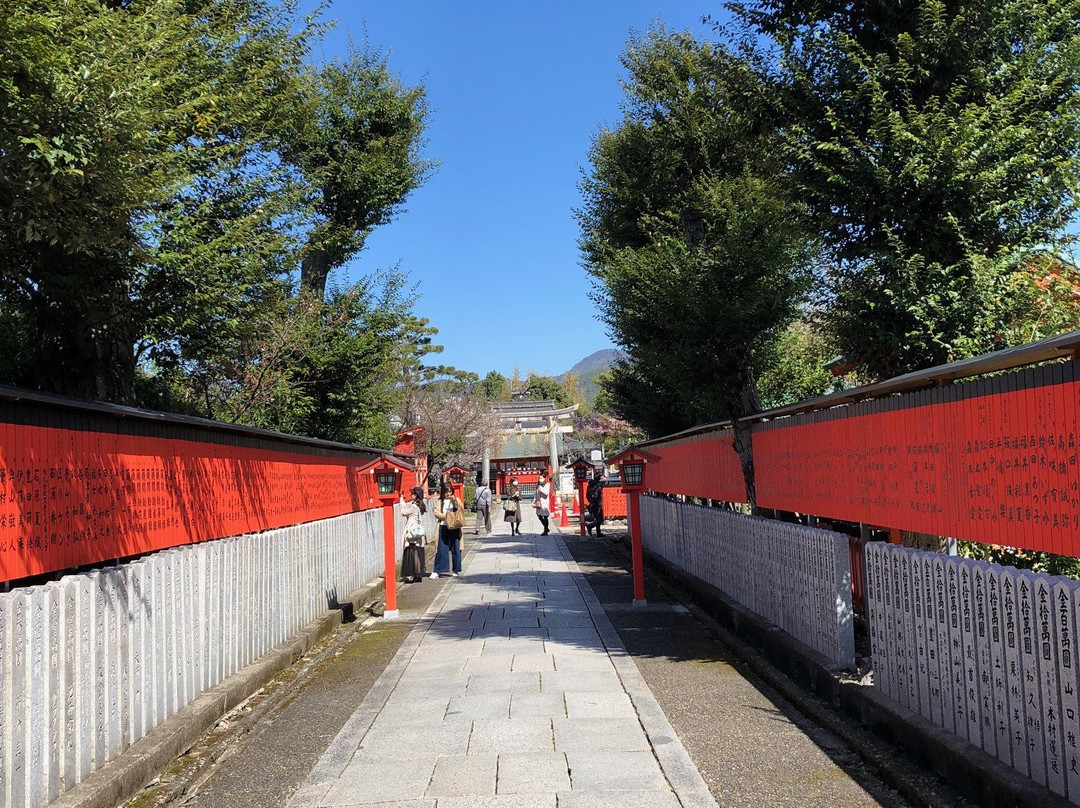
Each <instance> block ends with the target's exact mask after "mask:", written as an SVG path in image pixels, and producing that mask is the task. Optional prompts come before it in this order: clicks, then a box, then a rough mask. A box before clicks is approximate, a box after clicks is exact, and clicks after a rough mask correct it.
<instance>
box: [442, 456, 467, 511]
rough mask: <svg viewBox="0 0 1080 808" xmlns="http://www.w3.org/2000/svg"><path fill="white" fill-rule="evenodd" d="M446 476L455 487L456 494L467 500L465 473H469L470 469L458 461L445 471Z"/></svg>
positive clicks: (462, 499) (459, 497)
mask: <svg viewBox="0 0 1080 808" xmlns="http://www.w3.org/2000/svg"><path fill="white" fill-rule="evenodd" d="M444 473H445V474H446V476H447V477H448V478H449V479H450V485H451V487H452V488H453V489H454V496H455V497H457V498H458V499H460V500H461V501H462V502H464V501H465V475H466V474H468V473H469V470H468V469H467V468H465V467H464V466H459V465H457V464H456V463H455V464H454V465H453V466H451V467H450V468H448V469H447V470H446V471H445V472H444Z"/></svg>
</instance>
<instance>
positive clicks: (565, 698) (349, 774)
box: [289, 515, 716, 808]
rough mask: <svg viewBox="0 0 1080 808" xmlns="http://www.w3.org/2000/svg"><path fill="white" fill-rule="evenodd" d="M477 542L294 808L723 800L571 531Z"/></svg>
mask: <svg viewBox="0 0 1080 808" xmlns="http://www.w3.org/2000/svg"><path fill="white" fill-rule="evenodd" d="M527 518H531V515H529V517H527ZM501 527H502V526H501V525H498V526H497V529H498V528H501ZM471 549H472V552H471V553H470V555H469V557H468V560H467V565H466V568H465V570H464V574H463V576H462V577H461V578H458V579H454V580H452V581H449V582H447V584H446V585H445V586H444V588H443V590H442V591H441V592H440V594H439V595H438V596H437V597H436V598H435V600H434V601H433V602H432V604H431V607H430V608H429V609H428V611H427V612H426V613H425V614H424V615H423V617H422V618H421V619H420V620H419V622H418V623H417V625H416V627H415V628H414V629H413V631H412V633H411V634H410V636H409V639H408V640H407V641H406V642H405V644H404V645H403V646H402V648H401V650H400V651H399V653H398V655H397V656H396V657H395V658H394V661H393V662H392V663H391V664H390V666H389V667H388V668H387V669H386V672H385V673H384V674H383V676H382V677H381V678H380V680H379V681H378V682H377V683H376V686H375V687H374V688H373V689H372V691H371V694H369V696H368V698H367V699H366V700H365V701H364V703H363V704H362V705H361V707H360V708H359V709H358V710H357V713H356V715H355V716H354V719H350V720H349V721H348V722H347V723H346V725H345V727H344V728H343V729H342V730H341V732H340V733H339V734H338V736H337V737H336V738H335V739H334V741H333V742H332V743H331V744H330V747H329V748H328V749H327V751H326V753H325V754H324V756H323V759H322V760H320V761H319V763H318V764H317V765H316V766H315V768H314V769H313V771H312V773H311V775H310V776H309V777H308V780H307V782H306V783H305V784H304V785H303V787H302V788H301V789H300V790H299V791H298V792H297V793H296V795H295V796H294V798H293V800H292V801H291V802H290V803H289V808H331V807H332V806H354V805H355V806H367V807H368V808H376V807H377V806H387V807H389V806H395V808H414V807H416V808H420V806H423V808H466V806H468V808H526V807H528V808H607V807H608V806H634V808H638V806H640V808H677V807H681V808H686V807H687V806H709V808H712V807H713V806H715V805H716V803H715V801H714V800H713V798H712V797H711V795H710V794H709V792H708V790H707V789H706V788H705V785H704V782H703V781H702V780H701V777H700V775H698V774H697V770H696V769H695V768H694V766H693V764H692V763H691V761H690V759H689V757H688V756H687V754H686V751H685V750H684V749H682V746H681V744H680V743H679V741H678V739H677V737H675V735H674V733H673V732H671V728H670V725H668V723H667V721H666V719H665V718H664V717H663V713H662V711H661V710H660V708H659V706H658V705H657V704H656V702H655V699H653V698H652V696H651V693H650V692H649V690H648V688H647V687H646V686H645V684H644V680H643V679H641V677H640V674H638V673H637V669H636V668H635V667H634V663H633V662H632V661H631V660H630V659H629V658H628V657H627V656H626V654H625V651H624V649H623V648H622V645H621V641H620V640H619V637H618V635H617V634H616V633H615V631H614V629H613V628H612V626H611V623H610V621H609V620H608V619H607V616H606V615H605V613H604V611H603V608H602V607H601V606H600V603H599V601H598V600H597V599H596V596H595V595H594V594H593V592H592V590H591V589H589V587H588V585H587V583H586V582H585V580H584V578H583V577H582V576H581V574H580V572H579V571H578V569H577V565H576V564H575V563H574V561H573V559H572V558H571V556H570V554H569V552H568V551H567V549H566V546H565V544H563V541H562V539H561V538H560V537H559V536H558V535H556V534H552V535H549V536H544V537H540V536H538V535H535V534H528V533H526V534H525V535H522V536H520V537H518V536H515V537H513V538H512V539H511V537H510V536H508V535H505V534H504V535H494V536H491V537H488V538H487V539H481V540H477V541H475V543H473V545H472V548H471Z"/></svg>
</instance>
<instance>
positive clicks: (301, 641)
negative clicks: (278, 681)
mask: <svg viewBox="0 0 1080 808" xmlns="http://www.w3.org/2000/svg"><path fill="white" fill-rule="evenodd" d="M383 591H385V583H384V581H383V580H382V579H381V578H380V579H377V580H376V581H375V582H374V583H372V584H369V585H368V586H366V587H364V588H363V589H359V590H357V591H356V592H354V593H352V594H351V595H350V596H349V597H348V598H346V599H345V600H344V601H343V602H341V603H340V604H339V608H337V609H331V610H328V611H327V612H326V613H325V614H323V615H322V616H321V617H318V618H316V619H315V620H312V621H311V622H310V623H308V624H307V625H306V626H304V628H302V629H301V630H300V632H299V634H297V635H296V636H295V637H293V638H291V639H289V640H287V641H285V642H284V643H282V644H281V645H279V646H277V647H276V648H274V649H273V650H271V651H270V652H268V653H266V654H264V655H263V656H262V657H260V658H259V659H258V660H256V661H255V662H253V663H251V664H250V665H248V666H247V667H246V668H244V669H243V670H241V671H238V672H236V673H234V674H233V675H232V676H230V677H229V678H227V679H225V681H223V682H221V683H220V684H218V685H215V686H214V687H212V688H210V689H209V690H207V691H206V692H205V693H203V694H201V695H200V696H198V697H197V698H196V699H195V700H194V701H192V702H191V703H190V704H188V705H187V706H185V707H183V708H182V709H180V710H179V711H178V712H177V713H176V714H175V715H173V716H170V717H169V718H168V719H167V720H166V721H165V722H163V723H162V724H161V725H160V726H158V727H156V728H155V729H153V730H152V731H151V732H149V733H148V734H147V735H146V737H144V738H142V739H141V740H139V741H137V742H136V743H134V744H133V745H132V746H130V747H129V748H128V749H127V750H126V751H124V752H123V753H122V754H120V755H119V756H118V757H116V758H114V759H113V760H111V761H109V762H108V763H107V764H105V766H103V767H102V768H100V769H98V770H97V771H95V772H93V773H92V774H91V775H90V776H89V777H87V778H86V779H85V780H83V781H82V782H81V783H79V784H78V785H76V786H75V787H74V788H72V789H71V790H70V791H66V792H64V793H63V794H61V795H60V797H59V798H57V799H56V800H55V801H53V802H51V803H49V808H114V806H116V805H118V804H120V803H121V802H123V801H124V800H127V799H130V798H131V797H133V796H135V795H136V794H137V793H138V792H139V790H140V789H142V788H143V786H145V785H146V784H147V783H149V782H150V781H151V780H153V779H154V778H155V777H157V776H158V774H160V773H161V772H162V771H163V770H164V769H165V768H167V767H168V766H169V764H171V763H172V762H173V761H174V760H175V759H176V758H177V757H179V756H180V755H182V754H184V753H185V752H187V750H188V749H190V748H191V747H192V745H194V744H195V742H196V741H198V740H199V738H201V737H202V736H203V735H204V734H206V732H208V731H209V730H210V729H211V728H212V727H213V726H214V725H215V724H216V723H217V722H218V721H219V720H220V719H221V718H222V716H224V715H225V714H226V713H228V712H229V711H230V710H232V709H234V708H235V707H236V706H237V705H238V704H240V703H241V702H243V701H244V700H245V699H247V698H248V697H250V696H251V695H252V694H254V693H256V692H257V691H258V690H259V689H260V688H261V687H263V686H264V685H266V684H267V683H268V682H270V681H271V680H272V679H273V678H274V677H275V676H277V675H278V674H279V673H281V672H282V671H284V670H286V669H287V668H289V667H290V666H291V665H293V663H295V662H296V660H298V659H299V658H300V657H302V656H303V655H304V654H305V653H307V652H308V651H309V650H310V649H311V648H313V647H314V646H315V645H317V644H318V643H319V642H320V641H321V640H322V639H323V638H324V637H326V636H327V635H328V634H330V633H331V632H332V631H334V629H336V628H337V627H338V626H340V625H341V623H342V616H343V614H344V611H345V610H346V609H352V610H353V611H354V612H356V611H359V609H360V608H361V606H362V605H363V604H364V603H366V602H368V601H370V600H372V599H373V598H377V597H378V596H379V595H381V594H382V592H383Z"/></svg>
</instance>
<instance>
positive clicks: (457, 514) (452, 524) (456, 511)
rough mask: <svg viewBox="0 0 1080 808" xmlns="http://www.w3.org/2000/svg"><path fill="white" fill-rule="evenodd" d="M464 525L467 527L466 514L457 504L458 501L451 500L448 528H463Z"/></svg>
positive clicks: (447, 521) (447, 516)
mask: <svg viewBox="0 0 1080 808" xmlns="http://www.w3.org/2000/svg"><path fill="white" fill-rule="evenodd" d="M463 527H465V514H464V513H463V512H462V510H461V509H460V508H459V507H458V506H457V503H455V502H453V501H451V503H450V510H448V511H447V512H446V529H447V530H461V528H463Z"/></svg>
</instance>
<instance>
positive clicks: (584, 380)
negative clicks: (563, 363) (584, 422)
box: [558, 348, 626, 406]
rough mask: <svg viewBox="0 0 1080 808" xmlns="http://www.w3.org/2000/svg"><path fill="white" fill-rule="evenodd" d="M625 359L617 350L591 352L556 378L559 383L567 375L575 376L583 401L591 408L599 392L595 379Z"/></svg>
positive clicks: (603, 349) (624, 354) (624, 355)
mask: <svg viewBox="0 0 1080 808" xmlns="http://www.w3.org/2000/svg"><path fill="white" fill-rule="evenodd" d="M625 358H626V353H625V352H623V351H620V350H619V349H618V348H601V349H600V350H599V351H593V352H592V353H591V354H589V355H588V356H586V357H585V358H584V359H582V360H581V361H579V362H577V363H576V364H575V365H574V366H573V367H572V368H570V369H569V370H568V371H566V372H564V373H562V374H561V375H560V376H559V377H558V378H559V381H562V380H564V379H565V378H566V374H567V373H573V374H574V375H575V376H577V377H578V384H579V385H580V386H581V392H582V393H583V394H584V396H585V401H586V403H588V404H589V405H590V406H591V405H592V403H593V401H594V400H595V399H596V394H597V393H598V392H599V391H600V386H599V385H598V384H597V383H596V377H597V376H599V375H600V374H601V373H603V372H604V371H605V370H607V369H608V368H610V367H611V366H612V365H614V364H615V363H616V362H618V361H620V360H622V359H625Z"/></svg>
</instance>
